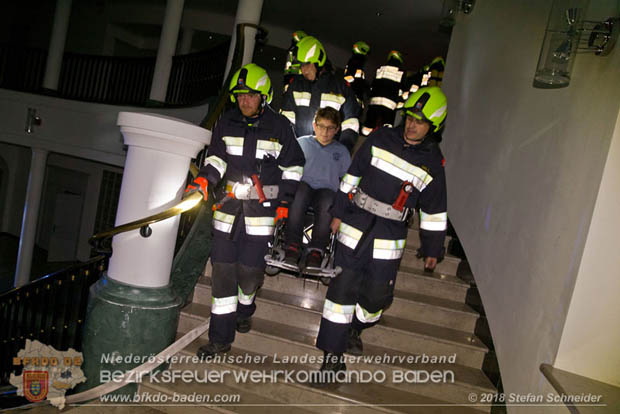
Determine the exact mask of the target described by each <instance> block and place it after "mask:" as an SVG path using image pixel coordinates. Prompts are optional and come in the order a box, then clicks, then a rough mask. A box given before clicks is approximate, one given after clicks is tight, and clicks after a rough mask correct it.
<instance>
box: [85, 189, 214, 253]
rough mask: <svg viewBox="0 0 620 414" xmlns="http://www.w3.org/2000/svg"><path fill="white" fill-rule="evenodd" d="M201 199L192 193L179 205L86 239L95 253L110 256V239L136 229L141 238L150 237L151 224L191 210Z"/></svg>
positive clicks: (197, 194)
mask: <svg viewBox="0 0 620 414" xmlns="http://www.w3.org/2000/svg"><path fill="white" fill-rule="evenodd" d="M202 199H203V196H202V194H201V193H200V192H195V193H192V194H190V195H188V196H187V197H185V198H183V199H182V200H181V201H180V202H179V203H177V204H175V205H174V206H172V207H170V208H168V209H166V210H164V211H162V212H160V213H157V214H153V215H150V216H148V217H144V218H142V219H140V220H135V221H132V222H129V223H126V224H122V225H120V226H116V227H113V228H111V229H110V230H107V231H104V232H101V233H97V234H94V235H93V236H92V237H91V238H90V239H88V243H89V244H90V245H91V246H92V247H93V249H94V250H95V251H96V252H97V253H101V254H105V255H111V254H112V246H111V244H110V241H111V239H112V237H114V236H116V235H117V234H120V233H126V232H128V231H132V230H138V229H139V230H140V235H141V236H142V237H145V238H146V237H150V236H151V234H152V233H153V230H152V229H151V227H150V225H151V224H154V223H157V222H159V221H162V220H166V219H169V218H171V217H174V216H176V215H179V214H181V213H184V212H186V211H188V210H191V209H192V208H194V207H196V206H197V205H198V204H199V203H200V201H201V200H202Z"/></svg>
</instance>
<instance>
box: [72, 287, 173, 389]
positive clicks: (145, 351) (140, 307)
mask: <svg viewBox="0 0 620 414" xmlns="http://www.w3.org/2000/svg"><path fill="white" fill-rule="evenodd" d="M180 305H181V300H180V298H178V296H177V295H175V294H174V292H173V290H172V288H171V286H170V285H168V286H166V287H163V288H141V287H135V286H129V285H126V284H123V283H120V282H116V281H114V280H112V279H109V278H108V277H107V275H104V276H103V277H102V278H101V279H100V280H99V281H98V282H97V283H95V284H94V285H93V286H92V287H91V288H90V295H89V297H88V309H87V313H86V321H85V325H84V333H83V334H84V336H83V340H82V344H83V347H82V348H83V349H82V352H83V355H84V365H83V370H84V374H85V375H86V378H87V381H86V382H85V383H83V384H82V386H81V387H80V391H84V390H86V389H90V388H93V387H95V386H97V385H99V384H101V383H102V382H107V379H108V378H109V377H110V374H111V373H116V375H118V374H119V372H125V371H128V370H130V369H132V368H134V367H136V366H138V365H141V364H142V363H143V362H147V358H148V357H149V356H151V355H156V354H158V353H159V352H160V351H161V350H163V349H164V348H166V347H167V346H168V345H170V344H171V343H173V342H174V338H175V335H176V331H177V326H178V323H179V314H180ZM119 358H120V359H119ZM143 358H144V359H143ZM146 380H148V378H146ZM136 390H137V384H131V385H126V386H125V387H123V388H121V389H119V390H118V391H117V393H123V394H133V393H135V392H136Z"/></svg>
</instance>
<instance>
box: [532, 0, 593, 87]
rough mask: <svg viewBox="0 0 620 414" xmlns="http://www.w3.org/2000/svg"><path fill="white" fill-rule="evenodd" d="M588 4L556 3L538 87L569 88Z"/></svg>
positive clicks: (580, 1)
mask: <svg viewBox="0 0 620 414" xmlns="http://www.w3.org/2000/svg"><path fill="white" fill-rule="evenodd" d="M587 6H588V0H554V2H553V6H552V8H551V13H550V14H549V20H548V21H547V29H546V31H545V38H544V40H543V45H542V48H541V50H540V56H539V58H538V65H537V66H536V74H535V75H534V87H536V88H563V87H566V86H568V84H569V83H570V78H571V71H572V69H573V64H574V63H575V56H576V54H577V47H578V45H579V36H580V35H581V32H582V30H583V17H584V15H585V10H586V9H587Z"/></svg>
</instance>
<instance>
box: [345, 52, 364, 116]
mask: <svg viewBox="0 0 620 414" xmlns="http://www.w3.org/2000/svg"><path fill="white" fill-rule="evenodd" d="M352 50H353V54H352V55H351V58H350V59H349V61H348V62H347V66H345V67H344V80H345V82H347V84H348V85H349V86H350V87H351V89H353V92H354V93H355V96H356V97H357V102H358V103H359V104H360V106H361V107H362V108H363V107H364V99H365V97H366V94H367V92H368V84H367V83H366V73H365V72H364V65H365V64H366V56H367V55H368V53H369V52H370V46H368V43H366V42H364V41H361V40H360V41H359V42H355V44H354V45H353V48H352Z"/></svg>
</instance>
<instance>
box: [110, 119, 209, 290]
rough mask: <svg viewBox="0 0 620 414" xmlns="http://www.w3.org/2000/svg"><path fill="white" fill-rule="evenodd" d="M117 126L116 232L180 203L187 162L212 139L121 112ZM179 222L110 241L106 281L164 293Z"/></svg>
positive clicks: (181, 125) (185, 125)
mask: <svg viewBox="0 0 620 414" xmlns="http://www.w3.org/2000/svg"><path fill="white" fill-rule="evenodd" d="M117 124H118V125H119V126H120V127H121V132H122V134H123V137H124V140H125V144H127V145H128V147H129V148H128V150H127V159H126V161H125V170H124V172H123V182H122V184H121V194H120V199H119V202H118V210H117V213H116V224H115V225H116V226H120V225H122V224H125V223H129V222H131V221H134V220H139V219H141V218H144V217H147V216H150V215H153V214H157V213H160V212H162V211H164V210H166V209H168V208H170V207H172V206H174V205H175V204H176V203H178V202H179V201H180V199H181V196H182V194H183V191H184V189H185V179H186V178H187V172H188V170H189V164H190V161H191V159H192V158H193V157H194V156H195V155H196V153H198V151H200V150H201V149H202V148H203V147H204V146H205V144H207V143H208V142H209V139H210V137H211V133H210V132H209V131H207V130H206V129H204V128H200V127H197V126H195V125H194V124H191V123H189V122H186V121H183V120H180V119H175V118H170V117H164V116H158V115H155V114H144V113H142V114H141V113H131V112H120V113H119V114H118V122H117ZM178 225H179V216H175V217H172V218H169V219H167V220H164V221H160V222H158V223H155V224H152V225H151V229H152V230H153V232H152V234H151V236H150V237H146V238H145V237H142V236H141V235H140V232H139V230H134V231H130V232H126V233H121V234H118V235H116V236H114V239H113V240H112V249H113V253H112V257H111V258H110V265H109V267H108V277H109V278H111V279H114V280H116V281H118V282H122V283H125V284H128V285H133V286H139V287H162V286H166V285H167V284H168V282H169V280H170V271H171V268H172V259H173V255H174V244H175V242H176V236H177V228H178Z"/></svg>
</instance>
